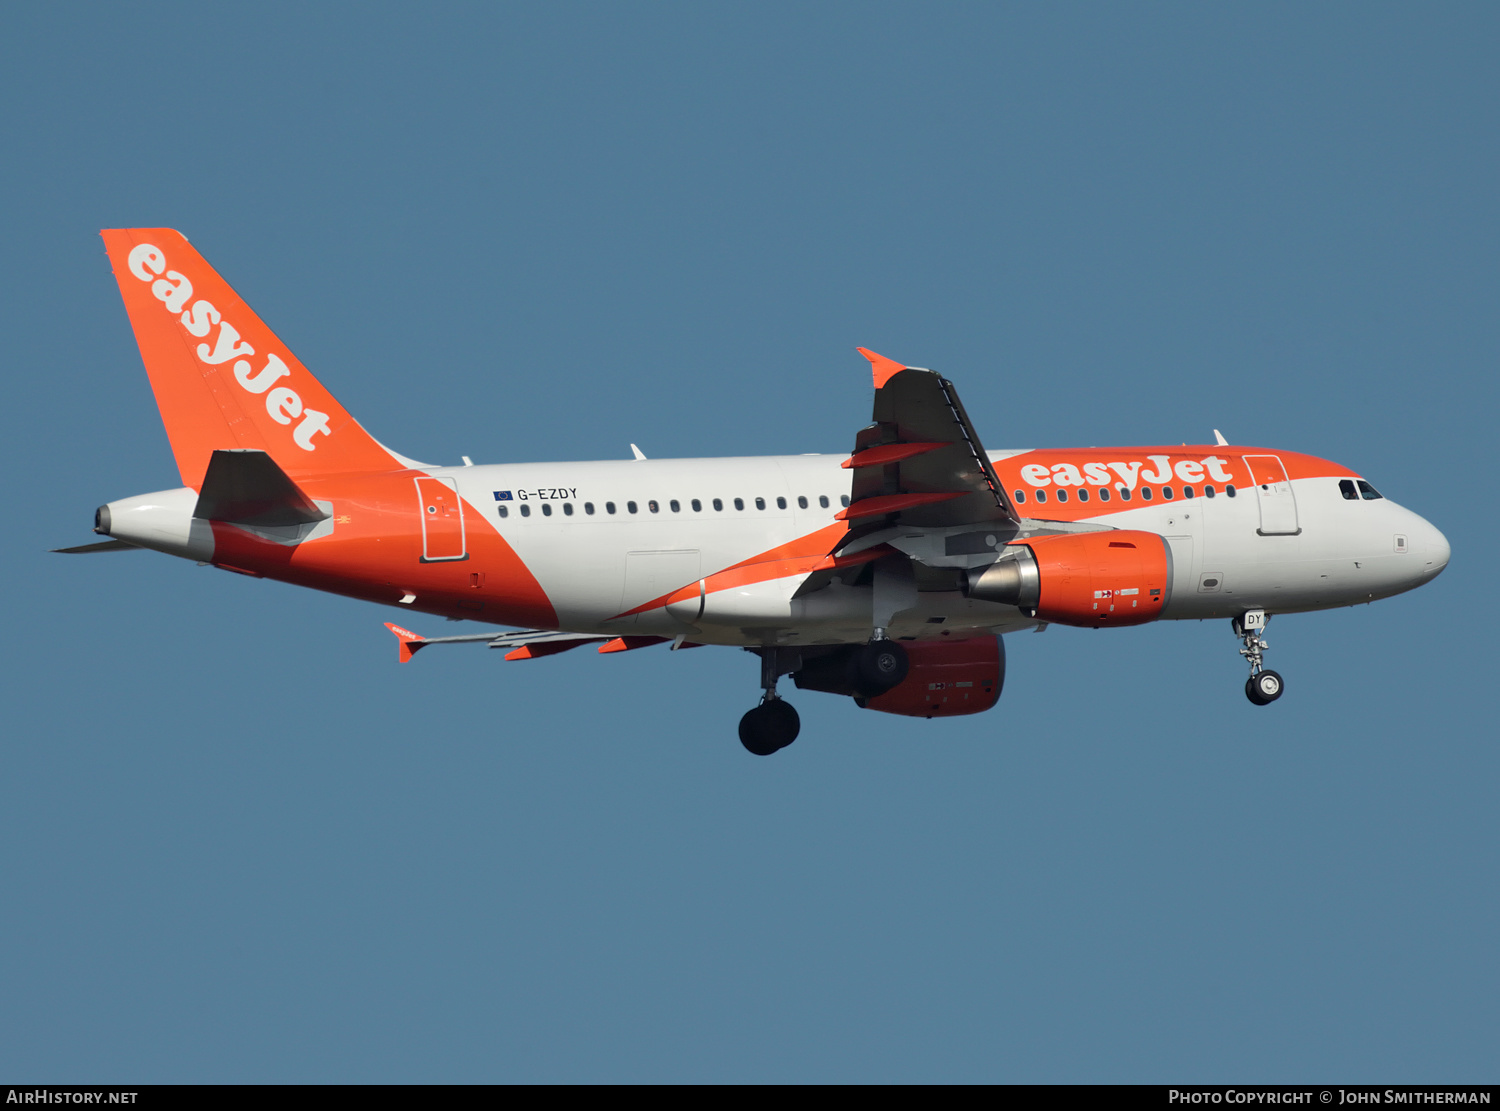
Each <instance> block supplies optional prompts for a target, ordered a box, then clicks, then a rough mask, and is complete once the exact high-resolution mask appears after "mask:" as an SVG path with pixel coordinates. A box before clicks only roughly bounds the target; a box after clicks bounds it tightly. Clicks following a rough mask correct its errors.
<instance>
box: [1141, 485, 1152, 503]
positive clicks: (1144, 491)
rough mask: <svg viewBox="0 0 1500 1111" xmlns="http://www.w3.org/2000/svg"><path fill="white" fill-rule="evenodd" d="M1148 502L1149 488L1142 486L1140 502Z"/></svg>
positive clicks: (1149, 498) (1149, 497)
mask: <svg viewBox="0 0 1500 1111" xmlns="http://www.w3.org/2000/svg"><path fill="white" fill-rule="evenodd" d="M1150 500H1151V487H1149V486H1142V487H1141V501H1150Z"/></svg>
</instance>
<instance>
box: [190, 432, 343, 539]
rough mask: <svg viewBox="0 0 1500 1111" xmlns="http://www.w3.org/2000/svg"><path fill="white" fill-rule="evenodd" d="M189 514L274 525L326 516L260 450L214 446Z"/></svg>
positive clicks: (311, 520) (314, 521)
mask: <svg viewBox="0 0 1500 1111" xmlns="http://www.w3.org/2000/svg"><path fill="white" fill-rule="evenodd" d="M193 516H194V517H198V518H201V519H202V520H205V521H226V522H229V523H231V524H236V525H260V526H262V527H266V528H275V527H295V526H297V525H310V524H314V523H316V522H318V521H322V520H325V519H326V518H327V517H328V514H327V513H324V512H323V511H322V510H321V509H319V508H318V507H317V506H316V505H314V504H313V502H312V500H311V499H310V498H309V497H308V496H307V495H306V494H304V493H303V492H302V490H301V488H300V487H299V486H298V485H297V484H296V483H295V482H293V481H292V480H291V479H290V478H288V477H287V474H286V472H285V471H283V470H282V469H281V468H280V467H278V466H277V465H276V461H275V460H274V459H272V458H271V457H270V456H269V455H267V454H266V453H265V452H263V451H255V450H253V449H248V448H233V449H224V448H220V449H219V450H217V451H215V452H214V453H213V455H212V456H210V457H209V461H208V473H207V474H205V475H204V476H203V487H202V489H201V490H199V491H198V507H197V508H196V509H194V510H193Z"/></svg>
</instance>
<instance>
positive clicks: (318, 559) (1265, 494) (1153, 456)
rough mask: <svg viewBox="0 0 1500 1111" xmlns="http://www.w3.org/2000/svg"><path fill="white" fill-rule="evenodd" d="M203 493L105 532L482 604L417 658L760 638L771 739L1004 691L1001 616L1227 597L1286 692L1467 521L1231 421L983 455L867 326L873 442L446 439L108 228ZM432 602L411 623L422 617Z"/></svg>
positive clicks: (154, 378)
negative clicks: (1275, 629)
mask: <svg viewBox="0 0 1500 1111" xmlns="http://www.w3.org/2000/svg"><path fill="white" fill-rule="evenodd" d="M101 235H102V236H103V238H104V245H105V250H106V253H107V254H108V256H109V260H110V263H111V265H112V267H113V270H114V274H115V277H116V279H117V281H118V284H119V287H120V293H121V296H122V297H123V299H124V302H125V310H126V313H127V315H128V316H129V319H130V324H131V327H132V329H133V330H134V332H135V338H136V341H137V343H138V345H139V347H140V352H141V358H142V361H143V362H144V364H145V368H146V373H147V376H148V377H149V379H150V382H151V388H152V390H153V392H154V393H155V396H156V402H157V406H158V408H159V409H160V411H161V417H162V422H163V424H164V425H165V427H166V432H167V438H168V440H169V441H170V444H171V448H172V453H173V455H174V457H175V459H176V463H177V469H178V472H179V475H180V477H181V479H182V482H183V485H182V486H180V487H177V488H175V489H168V490H161V491H157V492H155V493H149V494H140V495H136V496H134V497H126V498H121V499H119V500H116V501H111V502H109V503H107V504H105V505H102V506H100V507H99V509H98V510H97V512H96V514H95V518H94V531H95V533H97V534H99V535H102V536H104V537H107V538H108V539H107V540H104V541H100V542H96V543H92V544H86V545H81V546H78V547H73V548H63V549H57V550H58V551H62V552H66V553H84V552H101V551H123V550H129V549H137V548H144V549H150V550H154V551H158V552H164V553H166V554H168V555H174V556H179V557H181V558H184V559H189V560H193V561H195V562H197V563H200V564H212V565H214V566H215V567H219V568H222V569H223V570H226V571H233V572H236V573H238V574H242V575H252V576H256V577H263V578H269V579H275V580H279V581H281V582H288V583H294V584H296V585H299V586H306V587H311V588H313V589H316V590H324V591H329V592H332V593H335V594H342V595H346V596H348V597H352V598H360V599H364V600H365V601H369V602H376V603H379V604H381V605H385V606H395V607H400V608H403V609H405V610H409V611H412V612H413V613H414V614H415V613H420V614H429V615H432V616H434V617H438V616H440V617H444V618H448V619H450V620H455V621H473V622H480V623H483V624H488V625H493V626H505V627H510V628H512V629H515V630H517V631H509V632H507V631H496V630H491V631H487V632H481V633H472V634H465V635H459V636H422V635H419V634H417V633H414V632H412V631H410V630H409V629H408V628H406V626H405V624H401V625H398V624H396V623H394V622H388V623H387V627H388V628H389V629H390V630H391V632H392V633H394V634H395V636H396V638H397V641H398V646H397V655H398V659H399V660H400V661H401V662H403V663H404V662H407V661H409V660H411V659H412V657H413V656H414V655H415V654H416V653H417V652H418V651H420V650H422V649H425V648H428V647H430V646H433V645H444V644H460V643H486V644H488V645H489V646H490V647H491V648H498V649H501V650H502V651H503V653H504V656H505V659H507V660H513V661H518V660H536V659H540V658H542V657H545V656H551V655H555V654H558V653H561V652H566V651H569V650H571V649H574V648H578V647H581V646H584V645H593V646H595V648H596V650H597V652H599V653H602V654H606V655H608V654H612V653H617V652H625V651H632V650H635V649H638V648H643V647H647V646H650V645H661V644H668V645H670V648H671V649H672V650H683V649H687V648H694V647H700V646H705V645H718V646H724V647H734V648H741V649H744V650H746V651H749V652H752V653H754V654H756V655H757V656H758V657H759V659H760V686H761V690H762V695H761V699H760V701H759V703H758V704H757V705H756V706H754V707H752V708H751V709H750V710H749V711H748V712H747V713H746V714H745V715H744V717H743V718H742V719H741V722H740V727H739V736H740V741H741V743H742V744H743V745H744V746H745V748H746V749H747V750H748V751H749V752H751V753H753V754H755V755H758V756H769V755H771V754H772V753H775V752H777V751H779V750H781V749H783V748H785V747H786V746H787V745H789V744H791V743H792V742H793V741H794V740H796V738H797V735H798V732H799V730H800V722H799V719H798V715H797V712H796V710H795V709H794V708H793V707H792V706H791V705H790V704H789V703H788V702H786V701H785V700H783V699H782V698H781V697H780V695H779V693H778V690H777V685H778V681H779V680H780V679H781V678H782V677H783V676H790V677H791V679H792V681H793V683H794V684H795V685H796V686H797V687H798V688H799V689H803V690H812V691H821V692H827V693H831V694H837V695H842V696H845V697H849V698H852V699H853V701H854V702H855V704H856V705H857V706H859V707H860V708H862V709H868V710H875V711H879V712H883V713H890V714H901V715H907V716H912V717H922V718H940V717H952V716H958V715H964V714H974V713H979V712H981V711H984V710H988V709H989V708H990V707H992V706H994V705H995V703H996V702H997V701H998V700H999V698H1000V694H1001V690H1002V688H1003V686H1004V681H1005V643H1004V640H1003V639H1002V637H1003V636H1004V634H1007V633H1013V632H1017V631H1021V630H1024V629H1035V630H1037V631H1041V630H1043V629H1045V628H1046V627H1047V626H1049V625H1053V624H1057V625H1065V626H1075V627H1079V628H1091V629H1109V628H1114V627H1117V626H1130V625H1140V624H1144V623H1146V622H1151V621H1181V620H1198V619H1206V618H1219V619H1228V620H1229V621H1230V622H1231V627H1232V629H1233V631H1234V634H1235V636H1236V638H1237V639H1238V640H1239V642H1240V644H1241V647H1240V649H1239V652H1240V655H1241V656H1243V657H1244V658H1245V661H1246V663H1247V664H1248V667H1249V678H1248V679H1247V680H1246V683H1245V694H1246V696H1247V697H1248V698H1249V700H1250V701H1251V702H1252V703H1254V704H1256V705H1258V706H1265V705H1269V704H1270V703H1272V702H1275V701H1276V700H1277V699H1279V698H1280V697H1281V694H1282V692H1283V690H1284V689H1285V684H1284V681H1283V679H1282V677H1281V676H1280V675H1279V674H1277V673H1276V672H1275V671H1273V670H1270V669H1269V668H1267V667H1266V666H1265V662H1264V654H1265V652H1266V651H1267V649H1268V648H1269V644H1268V643H1267V641H1266V640H1265V639H1264V635H1265V629H1266V624H1267V622H1268V621H1269V620H1270V618H1271V617H1272V616H1273V615H1275V614H1286V613H1300V612H1307V611H1312V610H1323V609H1332V608H1335V607H1339V606H1352V605H1358V604H1361V603H1366V602H1371V601H1374V600H1376V599H1379V598H1387V597H1390V596H1392V595H1395V594H1400V593H1403V592H1404V591H1408V590H1412V589H1414V588H1416V587H1418V586H1421V585H1422V584H1424V583H1426V582H1428V581H1430V580H1431V579H1433V578H1434V577H1435V576H1436V575H1437V574H1438V573H1439V572H1441V571H1442V570H1443V568H1444V567H1445V566H1446V565H1447V563H1448V558H1449V554H1450V553H1449V546H1448V542H1447V540H1446V539H1445V538H1444V536H1443V534H1442V533H1441V532H1439V531H1438V530H1437V529H1436V528H1435V527H1433V526H1432V525H1431V524H1429V523H1428V522H1427V521H1425V520H1423V519H1422V518H1421V517H1419V516H1417V515H1416V514H1415V513H1413V512H1412V511H1410V510H1408V509H1405V508H1402V507H1401V506H1399V505H1396V504H1395V503H1394V502H1392V501H1390V500H1389V499H1388V498H1383V497H1382V496H1381V495H1380V493H1379V492H1378V491H1377V490H1376V489H1375V487H1374V486H1373V485H1371V484H1370V482H1368V481H1367V480H1366V479H1365V478H1364V477H1362V476H1360V475H1358V474H1356V473H1355V472H1354V471H1351V470H1349V469H1348V468H1347V467H1344V466H1341V465H1340V464H1337V463H1333V462H1329V461H1328V460H1325V459H1319V458H1316V457H1314V456H1311V455H1306V454H1303V453H1300V452H1292V451H1282V450H1276V449H1271V448H1259V447H1243V446H1231V445H1230V444H1229V443H1228V442H1227V441H1226V440H1225V438H1224V437H1223V436H1222V435H1221V434H1220V433H1219V432H1218V431H1217V430H1215V432H1214V439H1215V442H1214V443H1213V444H1178V445H1162V446H1148V447H1123V448H1121V447H1105V448H1092V447H1091V448H1063V449H1057V450H1043V449H1025V450H1008V451H987V450H986V449H985V448H984V447H983V445H982V444H981V442H980V439H979V436H978V434H977V433H976V432H975V429H974V425H973V424H972V422H971V421H970V419H969V416H968V414H967V413H966V412H965V410H964V407H963V404H962V403H961V402H960V401H959V398H958V393H957V391H956V390H955V389H954V386H953V383H952V382H950V381H949V380H948V379H946V378H944V377H942V376H941V375H939V374H937V373H935V372H934V371H932V370H929V369H926V368H923V367H914V366H906V365H903V364H901V363H898V362H896V361H894V360H892V359H889V358H886V357H884V356H882V355H878V354H876V353H875V352H873V351H869V350H867V349H865V348H859V349H858V350H859V352H860V353H861V354H862V355H863V356H864V357H865V358H866V359H867V360H868V361H869V365H870V369H871V374H872V379H873V384H874V412H873V420H872V422H871V423H870V424H868V425H867V426H866V427H864V428H862V429H860V430H859V431H858V432H857V433H856V434H855V437H854V445H853V450H852V451H851V452H850V453H849V454H847V455H819V454H808V455H790V456H764V457H743V458H715V459H648V458H646V456H645V455H644V454H643V453H642V452H641V451H640V449H639V448H637V447H636V446H635V445H633V444H632V445H631V450H632V454H633V456H634V458H632V459H630V460H610V461H596V462H578V463H516V464H501V465H491V466H475V465H473V464H472V463H471V461H470V460H469V459H468V458H467V457H464V460H463V465H462V466H454V467H448V466H435V465H432V464H428V463H419V462H417V461H416V460H413V459H409V458H407V457H406V456H404V455H401V454H399V453H398V452H396V451H393V450H391V449H390V448H387V447H386V446H385V445H383V444H381V443H380V442H379V441H377V440H376V439H374V437H372V436H371V435H370V434H369V433H368V432H366V431H365V429H364V428H363V427H361V425H360V424H359V423H358V421H356V420H355V419H354V418H353V417H352V416H350V414H349V413H348V412H346V411H345V410H344V408H343V407H342V406H341V405H340V404H339V403H338V402H337V401H336V400H334V398H333V396H332V395H331V394H330V393H329V392H328V391H327V390H326V389H325V388H324V387H323V385H322V384H321V383H320V382H319V381H318V380H317V379H316V378H314V377H313V375H312V374H311V373H310V372H309V371H308V370H307V368H306V367H304V366H303V365H302V363H300V362H299V361H298V360H297V359H296V357H295V356H294V355H293V354H292V353H291V351H290V349H289V348H287V346H286V345H285V344H284V343H282V342H281V341H280V340H279V339H278V338H277V337H276V336H275V334H274V333H272V332H271V330H270V329H269V328H268V327H267V326H266V325H265V324H264V323H263V322H262V321H261V319H260V318H259V317H258V316H257V315H256V314H255V313H254V312H252V311H251V309H250V308H249V306H248V305H246V304H245V302H244V301H242V300H241V299H240V298H239V296H238V295H237V294H235V292H234V291H233V290H232V289H231V288H230V287H229V285H228V284H227V283H226V282H225V281H224V279H223V278H221V277H220V276H219V275H218V273H217V272H215V271H214V270H213V268H212V267H210V266H209V264H208V263H207V262H206V261H205V260H204V259H203V257H202V256H201V255H200V254H199V253H198V252H197V251H196V250H195V249H194V248H193V247H192V246H190V245H189V243H188V241H187V239H185V238H184V237H183V236H182V235H181V234H179V233H178V232H176V231H173V230H170V229H166V228H136V229H113V230H106V231H103V232H102V233H101ZM410 623H411V624H415V623H416V622H415V621H411V622H410Z"/></svg>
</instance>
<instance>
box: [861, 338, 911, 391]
mask: <svg viewBox="0 0 1500 1111" xmlns="http://www.w3.org/2000/svg"><path fill="white" fill-rule="evenodd" d="M855 350H856V351H858V352H859V353H860V354H861V355H863V356H864V357H865V358H867V359H869V360H870V371H871V373H872V374H873V375H874V377H875V388H876V389H877V390H878V389H880V387H881V386H883V385H885V384H886V383H887V382H889V381H890V380H891V379H892V378H894V377H895V376H896V375H898V374H900V373H901V372H902V371H903V370H905V369H906V368H905V367H904V366H902V365H901V364H900V363H898V362H897V361H896V360H895V359H887V358H886V357H885V356H884V355H877V354H875V352H873V351H871V350H870V349H869V348H868V347H857V348H855Z"/></svg>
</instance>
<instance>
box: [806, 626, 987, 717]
mask: <svg viewBox="0 0 1500 1111" xmlns="http://www.w3.org/2000/svg"><path fill="white" fill-rule="evenodd" d="M901 647H902V650H903V651H904V653H905V655H906V665H907V666H906V677H905V678H904V679H902V680H901V682H899V683H897V684H896V685H895V686H894V687H891V688H890V689H889V690H883V691H881V692H880V693H879V694H870V693H869V689H868V688H863V689H862V683H861V681H860V677H859V673H858V668H857V666H856V664H857V662H858V659H859V654H860V652H861V651H862V650H863V649H864V648H865V646H864V645H853V644H846V645H841V646H840V647H838V648H827V649H806V650H804V651H806V652H808V653H809V655H807V657H806V659H805V661H804V663H803V665H802V667H800V668H799V669H798V670H796V671H794V672H792V681H793V682H795V683H796V684H797V686H798V687H799V688H801V689H802V690H812V691H827V692H828V693H829V694H844V695H849V696H851V697H852V698H853V699H854V700H855V701H856V702H857V703H859V705H860V706H862V707H864V708H865V709H869V710H879V711H881V712H882V713H886V714H906V715H908V716H910V717H918V718H941V717H957V716H958V715H959V714H977V713H980V712H981V711H984V710H988V709H989V708H990V707H991V706H993V705H994V704H995V703H996V702H997V701H999V699H1000V689H1001V688H1002V687H1003V686H1005V642H1004V641H1002V640H1001V639H1000V638H999V637H992V636H985V637H973V638H970V639H965V640H920V641H907V642H906V643H904V644H903V645H902V646H901ZM814 652H815V653H817V654H815V655H814V654H811V653H814Z"/></svg>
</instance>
